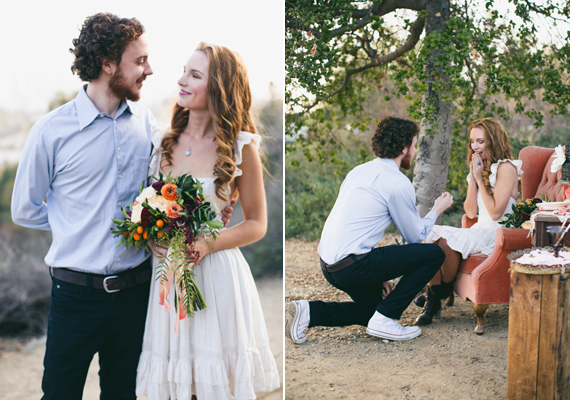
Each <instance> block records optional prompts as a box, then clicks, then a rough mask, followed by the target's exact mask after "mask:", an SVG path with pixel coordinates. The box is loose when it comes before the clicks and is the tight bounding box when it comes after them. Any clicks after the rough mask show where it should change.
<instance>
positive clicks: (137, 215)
mask: <svg viewBox="0 0 570 400" xmlns="http://www.w3.org/2000/svg"><path fill="white" fill-rule="evenodd" d="M142 209H143V206H142V204H141V203H140V202H139V203H138V204H137V205H136V206H133V212H132V214H131V222H134V223H135V224H138V223H139V222H141V213H142Z"/></svg>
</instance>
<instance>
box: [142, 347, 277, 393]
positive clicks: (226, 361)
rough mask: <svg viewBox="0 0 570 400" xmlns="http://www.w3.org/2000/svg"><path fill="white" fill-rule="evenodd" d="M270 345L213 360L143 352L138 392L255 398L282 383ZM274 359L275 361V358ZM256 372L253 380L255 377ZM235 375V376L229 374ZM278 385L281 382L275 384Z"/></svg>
mask: <svg viewBox="0 0 570 400" xmlns="http://www.w3.org/2000/svg"><path fill="white" fill-rule="evenodd" d="M272 360H273V354H272V352H271V350H270V349H269V348H262V349H252V350H251V351H248V352H246V353H244V354H231V355H226V356H225V357H224V358H221V359H217V360H211V359H208V358H204V359H200V358H194V359H193V360H192V361H191V362H190V361H188V360H180V359H178V360H174V359H171V360H168V359H165V358H153V357H152V356H151V355H150V354H149V353H143V354H142V355H141V358H140V360H139V367H138V371H137V395H139V396H140V395H146V396H148V398H149V399H169V398H170V399H190V398H191V397H192V394H196V396H197V397H198V398H199V399H229V398H230V397H231V394H233V395H234V399H236V400H237V399H255V397H256V395H255V393H256V392H263V391H267V388H270V387H275V388H276V387H278V386H279V375H278V374H277V371H276V370H275V369H272V368H266V367H265V366H268V365H269V366H270V365H272ZM273 363H274V362H273ZM252 376H256V377H257V378H256V380H255V381H252V380H251V377H252ZM229 377H231V379H230V378H229ZM275 385H277V386H275Z"/></svg>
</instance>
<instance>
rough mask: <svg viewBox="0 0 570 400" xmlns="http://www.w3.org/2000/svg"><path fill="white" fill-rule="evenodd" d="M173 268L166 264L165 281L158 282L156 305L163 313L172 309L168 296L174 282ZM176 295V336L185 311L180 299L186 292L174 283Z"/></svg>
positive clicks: (169, 263)
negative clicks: (161, 307) (162, 309)
mask: <svg viewBox="0 0 570 400" xmlns="http://www.w3.org/2000/svg"><path fill="white" fill-rule="evenodd" d="M173 270H174V267H173V265H172V263H171V262H168V270H167V271H166V280H162V279H161V280H160V286H159V289H158V304H160V305H161V306H164V311H166V312H170V311H171V310H172V308H171V307H170V303H169V302H168V295H169V294H170V290H171V289H172V284H173V283H174V281H175V278H176V277H175V275H174V271H173ZM175 285H176V286H175V289H174V290H176V293H177V295H178V304H176V308H177V312H176V322H175V323H174V332H175V333H176V334H178V331H179V326H180V321H181V320H183V319H184V318H186V314H187V313H186V309H185V308H184V305H183V304H182V299H183V298H184V295H185V294H186V291H185V290H184V289H182V287H181V286H180V282H176V284H175Z"/></svg>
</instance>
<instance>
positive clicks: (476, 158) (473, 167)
mask: <svg viewBox="0 0 570 400" xmlns="http://www.w3.org/2000/svg"><path fill="white" fill-rule="evenodd" d="M484 167H485V165H484V163H483V160H481V156H480V155H479V154H476V153H473V155H472V156H471V164H470V165H469V170H470V171H471V178H472V179H475V182H477V185H479V183H480V182H483V168H484Z"/></svg>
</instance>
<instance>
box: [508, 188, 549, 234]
mask: <svg viewBox="0 0 570 400" xmlns="http://www.w3.org/2000/svg"><path fill="white" fill-rule="evenodd" d="M542 202H548V198H547V197H546V196H544V198H542V199H540V198H537V197H535V198H534V199H526V200H525V201H519V202H518V203H517V204H513V206H512V210H513V212H512V213H508V214H505V218H504V219H502V220H501V221H499V224H501V225H503V226H504V227H505V228H525V229H529V228H528V227H526V226H523V225H524V224H525V222H526V221H529V220H530V214H532V212H533V211H534V210H535V209H536V208H537V207H538V206H537V204H540V203H542Z"/></svg>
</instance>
